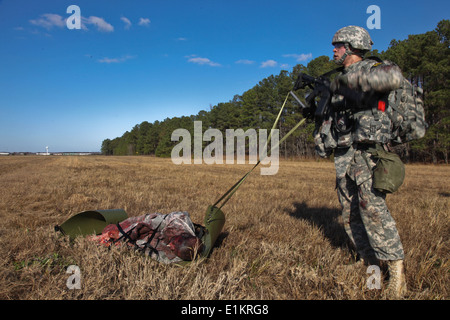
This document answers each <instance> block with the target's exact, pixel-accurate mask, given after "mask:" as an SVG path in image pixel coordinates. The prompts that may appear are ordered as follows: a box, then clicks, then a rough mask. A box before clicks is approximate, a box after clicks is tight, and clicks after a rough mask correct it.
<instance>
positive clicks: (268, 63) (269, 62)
mask: <svg viewBox="0 0 450 320" xmlns="http://www.w3.org/2000/svg"><path fill="white" fill-rule="evenodd" d="M277 64H278V63H277V62H276V61H275V60H267V61H264V62H263V63H261V68H267V67H276V66H277Z"/></svg>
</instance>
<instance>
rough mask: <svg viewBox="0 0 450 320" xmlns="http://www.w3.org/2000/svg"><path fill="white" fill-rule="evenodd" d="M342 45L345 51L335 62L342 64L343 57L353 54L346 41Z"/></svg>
mask: <svg viewBox="0 0 450 320" xmlns="http://www.w3.org/2000/svg"><path fill="white" fill-rule="evenodd" d="M344 47H345V53H344V54H343V55H342V57H341V58H340V59H339V60H337V61H336V63H337V64H338V65H343V64H344V61H345V58H347V57H348V56H350V55H352V54H355V53H354V52H353V51H352V50H351V49H350V46H349V45H348V43H344Z"/></svg>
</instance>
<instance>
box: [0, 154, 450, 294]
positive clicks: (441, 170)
mask: <svg viewBox="0 0 450 320" xmlns="http://www.w3.org/2000/svg"><path fill="white" fill-rule="evenodd" d="M250 168H251V165H248V164H247V165H175V164H173V163H172V162H171V160H170V159H161V158H154V157H103V156H85V157H75V156H68V157H58V156H49V157H44V156H23V157H21V156H13V157H1V158H0V218H1V224H0V241H1V243H0V256H1V257H2V259H1V260H0V284H1V285H0V299H24V300H29V299H138V300H139V299H152V300H153V299H162V300H181V299H201V300H218V299H231V300H237V299H258V300H259V299H261V300H266V299H275V300H277V299H283V300H294V299H315V300H323V299H331V300H343V299H367V300H378V299H386V296H385V294H384V291H383V290H377V289H372V290H370V289H369V288H368V287H367V285H366V281H367V279H368V277H369V274H368V273H367V270H366V267H364V266H357V265H352V264H353V263H354V261H355V260H354V253H353V252H352V250H351V249H350V248H349V246H348V243H347V238H346V234H345V231H344V229H343V226H342V223H341V220H340V213H339V203H338V200H337V195H336V192H335V190H334V181H335V180H334V166H333V164H332V163H331V162H328V161H320V162H315V161H281V164H280V169H279V171H278V174H276V175H274V176H262V175H260V170H259V168H257V169H256V170H255V171H254V172H253V173H252V174H251V176H250V177H249V178H248V179H247V180H246V181H245V182H244V184H243V185H242V186H241V188H240V189H239V190H238V191H237V193H236V194H235V195H234V196H233V198H232V199H231V200H230V201H229V202H228V203H227V204H226V205H225V207H224V208H223V210H224V212H225V214H226V218H227V221H226V224H225V226H224V230H223V233H222V234H221V236H220V238H219V241H218V243H217V246H216V248H214V250H213V252H212V254H211V256H210V258H209V259H202V260H196V261H194V262H193V263H191V264H190V265H188V266H185V267H179V266H174V265H164V264H161V263H158V262H156V261H153V260H151V259H149V258H146V257H143V256H140V255H138V254H136V253H134V252H132V251H131V250H127V249H124V248H123V249H120V248H113V249H112V250H108V249H106V248H104V247H99V246H97V245H96V244H94V243H92V242H90V241H88V240H87V239H85V238H77V240H76V241H75V242H74V243H70V242H69V241H68V240H67V239H66V238H64V237H61V236H60V235H59V234H57V233H55V231H54V229H53V228H54V226H55V225H56V224H61V223H62V222H64V221H65V220H66V219H68V218H69V217H71V216H73V215H74V214H76V213H78V212H82V211H85V210H95V209H118V208H123V209H125V210H126V212H127V213H128V216H137V215H142V214H144V213H151V212H161V213H170V212H172V211H187V212H189V213H190V215H191V218H192V220H193V221H194V222H196V223H200V224H201V223H203V217H204V213H205V210H206V208H207V206H208V205H209V204H212V203H214V202H215V200H217V199H218V197H219V196H221V195H222V194H223V193H224V192H225V191H226V190H228V188H229V187H231V186H232V185H233V184H234V183H235V182H236V181H237V180H238V179H239V178H240V177H241V176H242V175H243V174H244V173H245V172H247V171H248V170H249V169H250ZM406 170H407V177H406V180H405V183H404V185H403V186H402V187H401V189H400V190H399V191H398V192H397V193H395V194H393V195H389V196H388V200H387V201H388V205H389V208H390V210H391V212H392V215H393V216H394V218H395V220H396V222H397V227H398V229H399V232H400V236H401V238H402V242H403V246H404V248H405V253H406V259H405V261H406V268H407V283H408V294H407V296H406V297H405V299H411V300H428V299H449V298H450V296H449V289H450V280H449V275H450V273H449V266H450V262H449V222H450V219H449V211H450V210H449V207H450V188H449V185H448V183H449V181H450V167H448V166H445V165H442V166H432V165H407V167H406ZM69 265H77V266H78V267H79V268H80V271H81V289H75V290H69V289H68V288H67V286H66V281H67V279H68V277H69V274H67V273H66V269H67V267H68V266H69Z"/></svg>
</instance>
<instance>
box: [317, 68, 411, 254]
mask: <svg viewBox="0 0 450 320" xmlns="http://www.w3.org/2000/svg"><path fill="white" fill-rule="evenodd" d="M401 79H402V74H401V71H400V69H399V68H398V67H397V66H395V65H393V64H390V63H377V62H376V61H374V60H362V61H359V62H356V63H354V64H352V65H350V66H348V67H347V68H345V69H344V71H343V72H342V74H340V75H339V76H338V78H337V80H336V82H337V83H338V87H339V86H341V87H346V88H350V89H352V90H354V91H355V92H363V93H368V92H379V93H381V92H389V91H390V90H393V89H395V88H397V87H398V86H399V85H400V81H401ZM337 92H339V90H337ZM365 103H367V102H362V101H358V100H350V99H348V98H344V97H343V96H342V95H339V94H336V95H334V96H333V98H332V105H333V107H335V108H336V109H340V110H347V114H346V116H347V118H350V119H351V121H352V123H347V126H348V127H350V126H351V128H352V129H351V131H350V132H347V133H342V132H339V130H336V129H333V126H332V129H331V130H330V134H331V137H333V139H330V140H334V142H333V143H331V144H330V143H328V147H330V146H331V145H332V144H334V145H335V148H334V162H335V167H336V187H337V193H338V197H339V202H340V203H341V206H342V216H343V220H344V226H345V230H346V232H347V234H348V236H349V237H350V239H351V241H352V242H353V244H354V245H355V247H356V250H357V252H358V253H359V254H360V255H361V257H362V258H364V259H367V260H370V259H371V258H372V257H373V256H375V257H376V258H377V259H379V260H401V259H403V258H404V253H403V247H402V244H401V241H400V237H399V234H398V232H397V228H396V224H395V221H394V220H393V218H392V216H391V214H390V212H389V210H388V208H387V205H386V201H385V199H386V194H384V193H382V192H379V191H377V190H375V189H374V188H373V187H372V170H373V168H374V166H375V162H374V160H373V158H372V157H371V154H370V152H369V150H368V149H369V148H370V147H373V146H374V145H375V144H378V145H381V146H382V145H384V144H386V143H387V142H388V141H389V138H390V119H389V117H388V116H387V115H386V114H385V113H384V112H381V111H379V110H377V109H376V108H371V107H368V106H367V105H365ZM350 110H351V112H350ZM343 114H345V113H343ZM339 117H340V115H339V114H338V113H336V114H335V115H334V116H333V119H332V121H334V122H336V123H339ZM347 122H348V120H347ZM326 127H327V126H326ZM344 127H345V125H344ZM325 147H326V146H325Z"/></svg>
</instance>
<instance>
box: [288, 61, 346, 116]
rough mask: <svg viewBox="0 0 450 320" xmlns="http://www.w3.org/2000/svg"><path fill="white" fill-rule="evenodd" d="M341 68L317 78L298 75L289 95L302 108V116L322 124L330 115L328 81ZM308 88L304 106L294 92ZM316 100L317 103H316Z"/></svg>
mask: <svg viewBox="0 0 450 320" xmlns="http://www.w3.org/2000/svg"><path fill="white" fill-rule="evenodd" d="M342 70H343V68H342V67H341V68H337V69H334V70H331V71H329V72H327V73H325V74H323V75H321V76H319V77H317V78H314V77H312V76H309V75H307V74H304V73H300V74H299V76H298V78H297V80H296V81H295V84H294V88H293V90H292V91H291V92H290V94H291V95H292V96H293V97H294V98H295V100H296V101H297V102H298V103H299V104H300V106H301V107H302V108H303V116H305V117H306V118H308V119H311V120H315V121H316V123H317V122H322V120H323V119H324V118H325V117H326V116H327V115H329V114H330V112H331V110H330V102H331V96H332V95H333V92H332V90H331V88H330V85H331V83H330V79H329V76H331V75H332V74H333V73H337V72H340V71H342ZM306 87H309V88H310V89H312V92H311V93H310V94H309V95H308V96H307V97H306V98H305V102H306V106H305V105H304V104H303V103H302V102H301V101H300V99H299V98H298V97H297V96H296V95H295V93H294V91H296V90H299V89H304V88H306ZM316 98H319V101H318V102H317V103H316Z"/></svg>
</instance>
